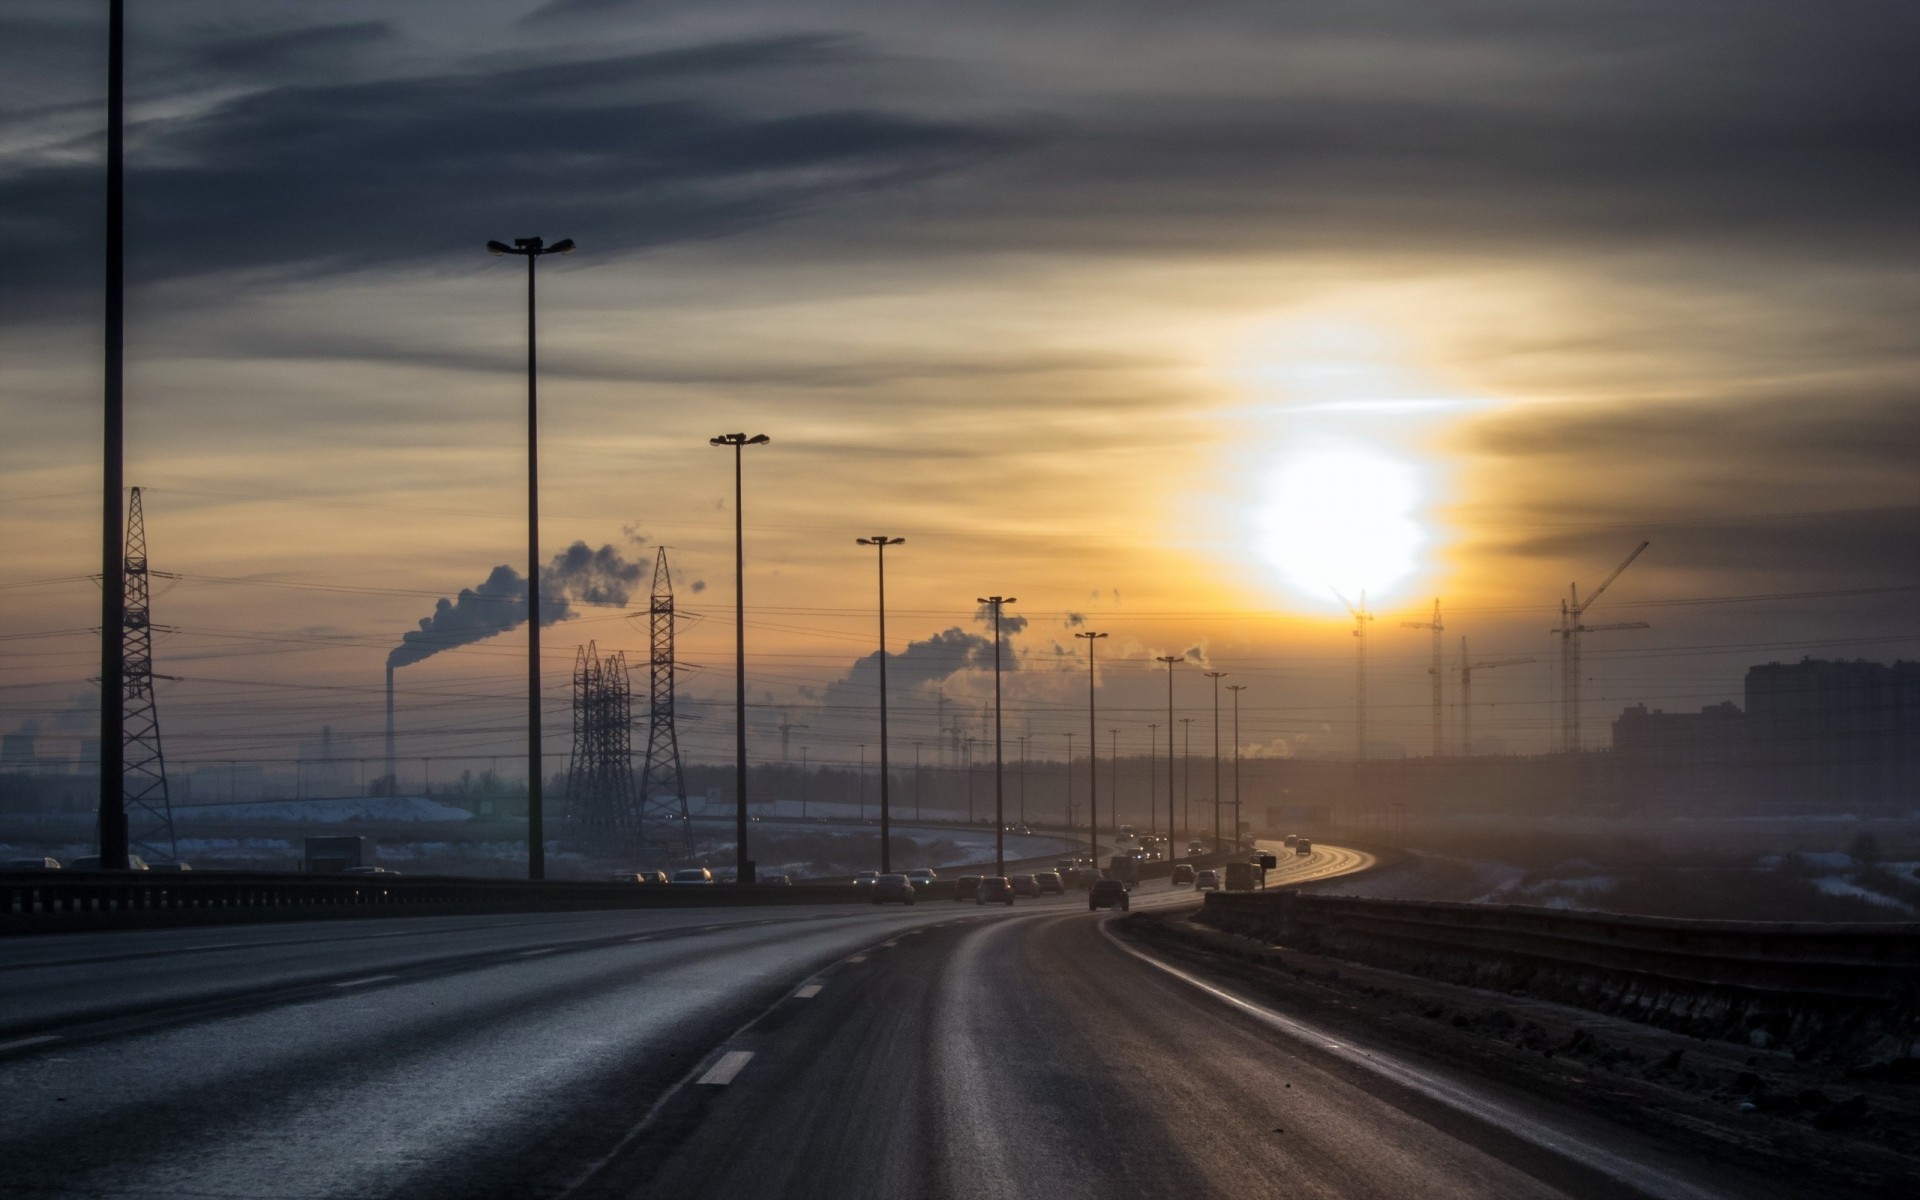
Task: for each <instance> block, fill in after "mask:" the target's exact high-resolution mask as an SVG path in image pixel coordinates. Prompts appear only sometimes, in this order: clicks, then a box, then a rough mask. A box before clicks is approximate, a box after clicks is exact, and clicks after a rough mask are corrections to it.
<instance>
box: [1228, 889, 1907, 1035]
mask: <svg viewBox="0 0 1920 1200" xmlns="http://www.w3.org/2000/svg"><path fill="white" fill-rule="evenodd" d="M1199 920H1201V921H1202V922H1204V923H1206V924H1209V925H1212V926H1214V927H1216V928H1219V929H1223V930H1226V931H1227V932H1230V933H1239V934H1244V935H1247V936H1251V937H1256V938H1259V939H1261V940H1263V941H1267V942H1273V943H1277V944H1280V945H1287V946H1292V947H1295V948H1297V949H1303V950H1311V951H1315V952H1322V953H1328V954H1331V955H1334V956H1336V957H1342V958H1350V959H1353V960H1355V961H1360V962H1367V963H1372V964H1374V965H1378V966H1384V967H1388V968H1391V969H1395V970H1405V971H1412V972H1414V973H1417V974H1422V975H1427V976H1431V977H1434V978H1439V979H1443V980H1446V981H1448V982H1453V983H1461V984H1466V985H1469V986H1474V987H1483V988H1491V989H1495V990H1500V991H1507V990H1514V989H1519V990H1522V991H1525V992H1527V993H1529V994H1533V995H1537V996H1540V997H1542V998H1545V999H1552V1000H1558V1001H1562V1002H1565V1003H1571V1004H1576V1005H1579V1006H1581V1007H1586V1008H1592V1009H1596V1010H1599V1011H1606V1012H1615V1013H1619V1014H1622V1015H1627V1016H1631V1017H1634V1018H1636V1019H1639V1020H1644V1021H1647V1022H1649V1023H1653V1024H1660V1025H1665V1026H1668V1027H1673V1028H1680V1029H1684V1030H1686V1031H1688V1032H1692V1033H1698V1034H1701V1035H1703V1036H1715V1037H1723V1038H1731V1039H1734V1040H1743V1041H1747V1042H1750V1043H1752V1044H1755V1045H1763V1046H1764V1045H1771V1044H1773V1043H1775V1042H1785V1043H1789V1044H1794V1045H1798V1046H1812V1045H1819V1046H1821V1047H1822V1048H1824V1049H1831V1048H1832V1047H1833V1046H1834V1044H1835V1043H1836V1040H1837V1041H1842V1042H1846V1043H1847V1044H1849V1045H1853V1046H1855V1048H1858V1046H1859V1045H1860V1043H1861V1041H1862V1039H1864V1040H1865V1041H1866V1042H1869V1043H1874V1044H1878V1043H1880V1042H1890V1044H1891V1047H1892V1048H1893V1049H1894V1050H1895V1051H1897V1052H1898V1053H1902V1054H1911V1053H1912V1052H1913V1047H1914V1043H1915V1041H1916V1037H1917V1036H1920V1019H1917V1018H1920V923H1889V924H1821V923H1812V922H1806V923H1775V922H1749V921H1691V920H1681V919H1677V918H1664V917H1633V916H1617V915H1614V914H1610V913H1591V912H1568V911H1562V910H1556V909H1541V908H1525V907H1517V906H1506V905H1481V904H1448V903H1440V902H1430V901H1400V900H1365V899H1358V898H1354V897H1346V896H1316V895H1304V894H1289V893H1278V894H1245V893H1240V894H1228V893H1216V894H1213V895H1209V896H1208V897H1207V900H1206V904H1205V906H1204V907H1203V909H1202V911H1201V914H1200V917H1199ZM1882 1048H1883V1049H1884V1048H1886V1047H1882Z"/></svg>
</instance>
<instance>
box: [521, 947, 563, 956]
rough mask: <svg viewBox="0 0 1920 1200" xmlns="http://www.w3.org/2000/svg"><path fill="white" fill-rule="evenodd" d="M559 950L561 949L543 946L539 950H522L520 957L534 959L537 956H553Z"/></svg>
mask: <svg viewBox="0 0 1920 1200" xmlns="http://www.w3.org/2000/svg"><path fill="white" fill-rule="evenodd" d="M559 948H560V947H558V946H542V947H540V948H539V949H538V950H522V951H521V952H520V957H521V958H532V957H533V956H534V955H536V954H552V953H553V952H554V951H555V950H558V949H559Z"/></svg>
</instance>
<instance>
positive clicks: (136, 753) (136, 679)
mask: <svg viewBox="0 0 1920 1200" xmlns="http://www.w3.org/2000/svg"><path fill="white" fill-rule="evenodd" d="M126 598H127V604H126V615H125V617H124V618H123V621H122V633H121V645H122V647H123V650H122V654H123V656H124V660H125V662H126V671H125V676H124V678H123V679H122V680H121V691H120V694H121V696H123V697H124V700H123V704H124V711H125V714H126V716H125V725H124V726H123V730H124V732H123V733H122V736H121V742H120V744H121V747H122V749H121V756H122V762H123V764H124V766H125V774H124V776H123V779H124V780H125V783H124V788H125V792H124V794H125V796H126V801H125V803H126V813H127V845H128V848H129V849H130V850H132V852H133V853H135V854H138V855H139V856H140V857H142V858H147V859H157V860H163V861H166V862H177V861H179V858H180V847H179V843H178V841H177V840H175V838H174V834H173V802H172V799H171V798H170V797H169V795H168V793H167V760H166V756H165V755H163V754H162V753H161V751H160V710H159V708H158V707H157V706H156V704H155V703H154V696H153V680H154V675H153V625H152V622H151V620H150V617H149V612H148V599H149V597H148V591H147V521H146V514H145V510H144V509H143V508H142V506H141V503H140V489H139V488H129V489H128V496H127V542H126ZM101 682H102V683H103V684H105V683H106V681H105V680H102V681H101Z"/></svg>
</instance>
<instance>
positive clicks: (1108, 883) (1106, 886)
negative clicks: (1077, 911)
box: [1087, 879, 1133, 912]
mask: <svg viewBox="0 0 1920 1200" xmlns="http://www.w3.org/2000/svg"><path fill="white" fill-rule="evenodd" d="M1132 907H1133V897H1131V896H1129V895H1127V885H1126V884H1124V883H1122V882H1120V881H1119V880H1118V879H1101V880H1097V881H1095V883H1094V885H1093V890H1092V891H1090V892H1088V893H1087V911H1088V912H1097V911H1099V910H1100V909H1103V908H1117V909H1119V910H1120V911H1121V912H1126V911H1128V910H1129V909H1131V908H1132Z"/></svg>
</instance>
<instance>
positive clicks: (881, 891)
mask: <svg viewBox="0 0 1920 1200" xmlns="http://www.w3.org/2000/svg"><path fill="white" fill-rule="evenodd" d="M890 901H893V902H898V903H900V904H912V903H913V885H912V884H911V883H908V882H907V877H906V876H905V875H882V876H880V877H878V878H877V879H875V880H874V881H873V902H874V903H875V904H886V903H888V902H890Z"/></svg>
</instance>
